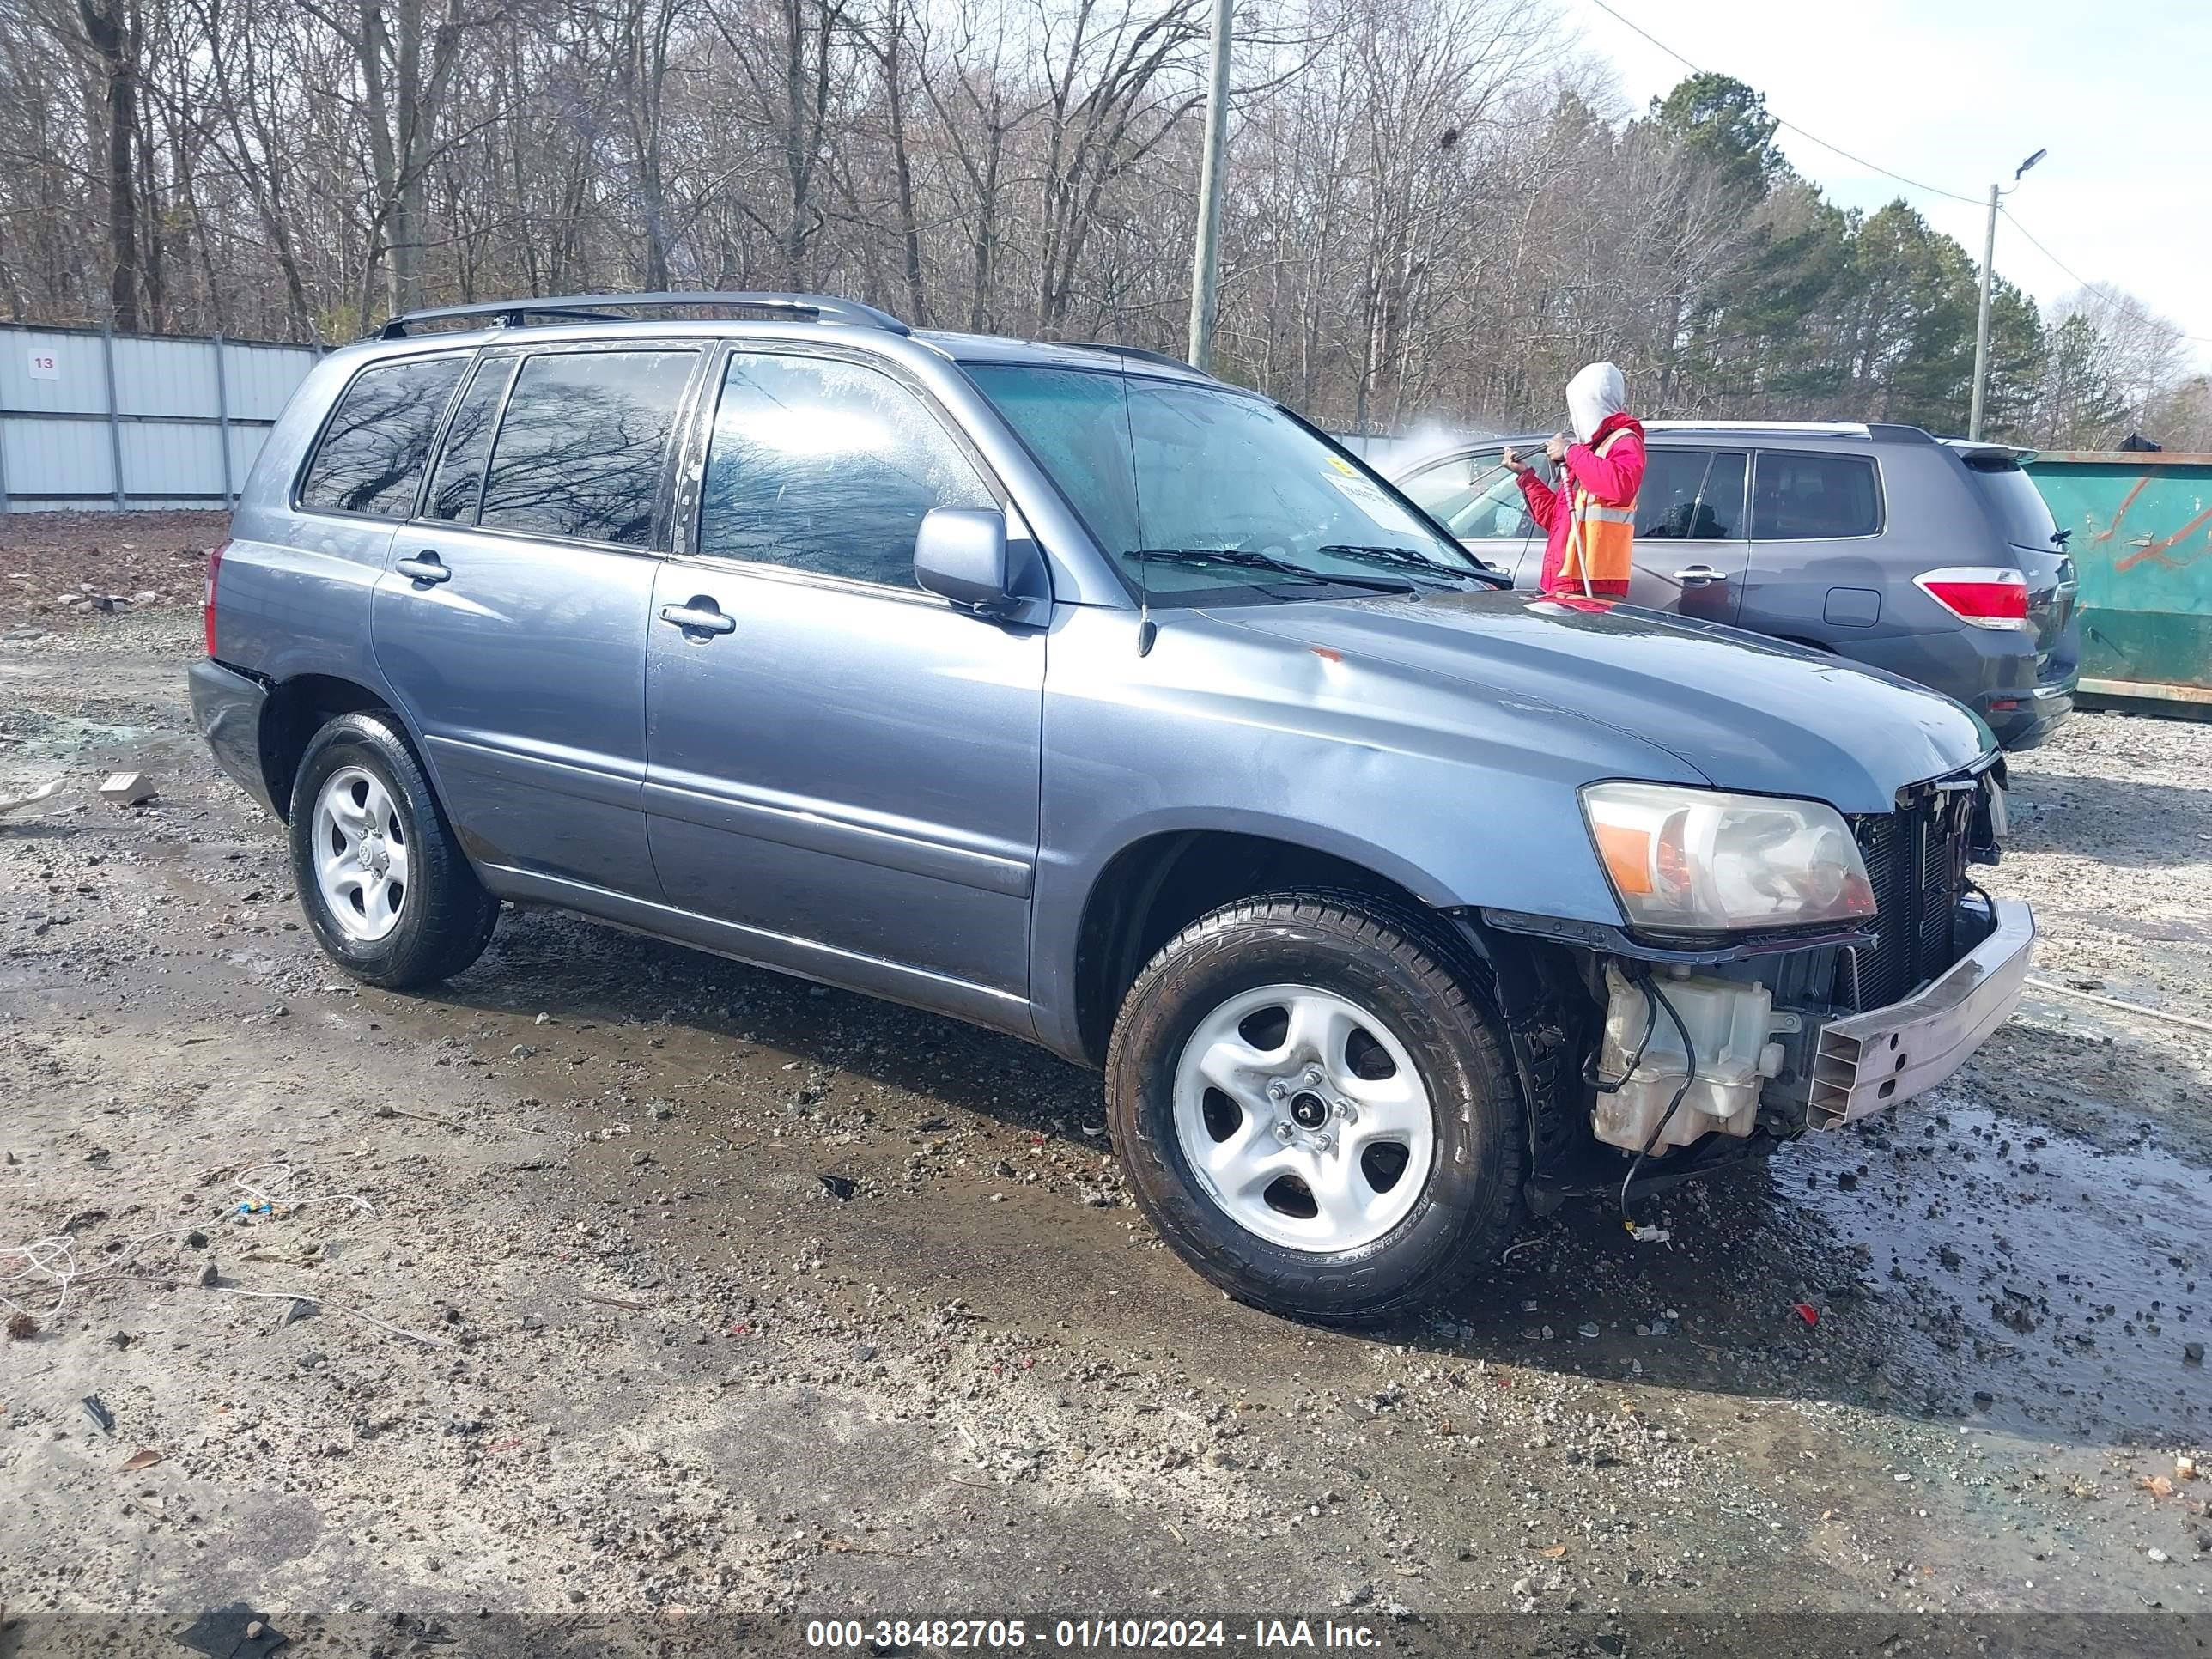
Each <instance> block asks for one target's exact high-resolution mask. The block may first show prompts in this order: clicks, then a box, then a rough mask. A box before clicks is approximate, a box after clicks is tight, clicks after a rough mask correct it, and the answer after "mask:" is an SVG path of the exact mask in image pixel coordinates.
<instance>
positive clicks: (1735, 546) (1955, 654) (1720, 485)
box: [1398, 421, 2081, 749]
mask: <svg viewBox="0 0 2212 1659" xmlns="http://www.w3.org/2000/svg"><path fill="white" fill-rule="evenodd" d="M1645 434H1646V439H1647V447H1646V453H1647V454H1648V456H1649V458H1650V460H1649V465H1648V468H1647V470H1646V471H1645V474H1644V487H1643V489H1642V492H1641V494H1640V495H1639V496H1638V501H1637V513H1636V563H1635V570H1634V574H1633V575H1632V578H1631V580H1630V583H1629V599H1630V601H1631V602H1632V603H1633V604H1636V605H1649V606H1650V607H1651V608H1652V609H1654V610H1658V611H1673V612H1675V613H1676V614H1678V615H1680V616H1684V617H1696V618H1698V619H1699V620H1700V621H1704V622H1716V623H1729V624H1731V625H1732V626H1735V627H1737V628H1747V629H1751V630H1753V632H1755V633H1759V634H1767V635H1773V636H1774V637H1776V638H1778V639H1784V640H1790V641H1795V642H1796V643H1797V644H1800V645H1808V646H1811V647H1814V648H1815V649H1818V650H1821V651H1832V652H1834V653H1836V654H1838V656H1843V657H1847V658H1849V659H1850V660H1851V661H1853V662H1857V663H1863V664H1865V665H1868V666H1869V667H1873V668H1886V669H1888V670H1889V671H1892V672H1893V673H1897V674H1902V675H1904V676H1905V678H1907V679H1911V680H1917V681H1918V682H1919V683H1920V684H1923V685H1927V686H1931V687H1933V688H1934V689H1935V690H1938V691H1941V692H1942V693H1943V694H1944V695H1945V696H1951V697H1955V698H1957V699H1958V700H1959V701H1960V702H1963V703H1965V704H1966V706H1967V707H1968V708H1972V710H1973V711H1974V712H1975V713H1976V714H1979V715H1980V716H1981V717H1982V718H1983V719H1984V720H1987V721H1988V722H1989V723H1990V728H1991V730H1993V731H1994V732H1996V734H1997V737H1998V738H1999V740H2000V741H2002V743H2003V744H2004V746H2005V747H2006V748H2008V749H2032V748H2033V747H2035V746H2036V745H2037V744H2040V743H2042V742H2044V741H2045V740H2046V739H2047V738H2049V737H2050V736H2051V733H2052V732H2055V731H2056V730H2057V728H2058V726H2059V724H2060V722H2062V721H2063V720H2064V719H2065V718H2066V717H2067V715H2068V714H2071V713H2072V712H2073V708H2074V687H2075V681H2076V679H2077V678H2079V674H2080V663H2081V632H2080V628H2079V625H2078V624H2077V623H2076V622H2075V618H2074V596H2075V579H2074V563H2073V561H2072V560H2071V559H2070V558H2069V557H2068V556H2067V554H2066V546H2065V543H2066V533H2065V532H2063V531H2061V530H2059V528H2058V527H2057V524H2056V523H2055V522H2054V521H2053V520H2052V519H2051V511H2050V509H2049V508H2048V507H2045V505H2044V502H2043V498H2042V496H2041V495H2039V494H2038V493H2037V492H2036V489H2035V486H2034V484H2033V483H2031V482H2030V481H2029V479H2028V477H2027V473H2026V472H2024V471H2021V462H2022V460H2023V459H2032V458H2033V452H2032V451H2027V450H2020V449H2014V448H2010V447H2006V446H2004V445H2002V444H1970V443H1966V442H1964V441H1956V440H1948V441H1947V440H1942V439H1938V438H1935V437H1932V436H1930V435H1929V434H1928V433H1926V432H1923V431H1922V430H1921V429H1920V428H1918V427H1913V426H1892V425H1879V424H1877V425H1870V426H1860V425H1851V424H1815V423H1808V422H1743V423H1736V422H1702V423H1700V422H1674V421H1655V422H1651V423H1650V425H1649V426H1647V427H1646V428H1645ZM1542 442H1543V439H1542V437H1541V435H1539V436H1534V437H1528V438H1515V439H1492V440H1488V441H1484V442H1482V443H1479V444H1469V445H1467V446H1463V447H1456V448H1454V449H1452V450H1450V451H1449V452H1447V453H1444V454H1441V455H1436V454H1431V455H1430V456H1428V457H1426V458H1425V459H1422V460H1420V461H1419V462H1418V463H1416V464H1413V465H1411V466H1408V467H1406V468H1403V469H1401V473H1400V477H1399V478H1398V484H1399V487H1400V488H1401V489H1403V490H1405V492H1406V493H1407V495H1411V496H1412V497H1413V499H1414V500H1415V501H1418V502H1419V503H1420V505H1421V506H1422V507H1425V508H1426V509H1428V511H1429V513H1431V516H1433V517H1434V518H1436V519H1437V520H1438V521H1439V522H1440V523H1443V524H1444V525H1446V526H1449V528H1450V530H1451V532H1452V533H1453V534H1454V535H1455V536H1457V537H1458V538H1460V539H1461V541H1462V544H1465V545H1466V546H1467V547H1468V549H1469V550H1472V551H1473V552H1474V553H1475V554H1477V555H1478V556H1480V557H1481V558H1482V559H1483V560H1484V561H1486V562H1488V563H1490V564H1492V565H1494V566H1496V567H1498V568H1500V569H1503V570H1504V571H1506V572H1509V573H1510V574H1511V575H1512V577H1513V580H1514V585H1515V586H1519V587H1534V586H1536V584H1537V580H1538V579H1539V577H1540V575H1541V568H1542V564H1543V552H1544V535H1543V532H1541V530H1539V529H1538V528H1537V527H1536V525H1535V522H1534V520H1533V519H1531V518H1530V517H1529V515H1528V511H1527V509H1526V508H1525V507H1523V505H1522V498H1521V491H1520V489H1519V487H1518V485H1517V484H1516V483H1515V482H1514V477H1513V475H1512V474H1511V473H1510V472H1509V471H1506V470H1505V468H1504V466H1503V465H1501V463H1500V460H1499V457H1500V455H1501V454H1502V453H1503V452H1504V448H1505V447H1506V446H1507V444H1509V443H1510V444H1512V445H1514V446H1515V447H1518V448H1520V449H1521V450H1522V452H1523V453H1526V452H1528V450H1530V449H1531V448H1535V447H1541V444H1542Z"/></svg>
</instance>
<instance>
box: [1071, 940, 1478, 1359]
mask: <svg viewBox="0 0 2212 1659" xmlns="http://www.w3.org/2000/svg"><path fill="white" fill-rule="evenodd" d="M1284 908H1285V907H1283V906H1280V905H1275V906H1259V907H1245V908H1241V909H1240V910H1239V911H1235V912H1231V913H1225V914H1224V915H1217V916H1214V917H1209V918H1206V919H1205V920H1204V921H1200V922H1199V923H1197V924H1194V926H1193V927H1191V928H1189V929H1187V930H1186V931H1185V933H1183V934H1182V936H1180V937H1179V938H1178V939H1176V940H1174V941H1172V942H1171V943H1170V945H1168V946H1167V947H1166V948H1165V949H1164V951H1162V953H1161V955H1160V956H1159V957H1157V958H1155V959H1154V961H1153V963H1152V965H1151V966H1150V967H1148V968H1147V969H1146V971H1145V973H1144V974H1143V975H1140V976H1139V980H1138V982H1137V984H1136V986H1135V987H1133V989H1132V991H1131V993H1130V996H1129V999H1128V1001H1127V1004H1126V1005H1125V1008H1124V1012H1123V1014H1122V1024H1121V1030H1118V1031H1117V1033H1116V1038H1115V1045H1114V1048H1115V1054H1114V1059H1113V1062H1112V1065H1111V1074H1110V1075H1109V1107H1110V1109H1111V1110H1112V1113H1113V1115H1114V1131H1115V1137H1116V1140H1117V1143H1118V1145H1119V1146H1121V1147H1123V1148H1125V1149H1126V1151H1125V1152H1124V1153H1123V1159H1122V1161H1123V1164H1124V1165H1125V1167H1126V1169H1127V1173H1128V1175H1129V1178H1130V1181H1131V1183H1132V1185H1133V1187H1134V1188H1135V1190H1136V1193H1137V1196H1138V1199H1139V1202H1140V1203H1141V1204H1142V1205H1143V1206H1144V1207H1145V1209H1146V1213H1147V1214H1148V1215H1149V1216H1150V1217H1151V1218H1152V1221H1153V1223H1154V1225H1156V1226H1157V1227H1158V1229H1159V1231H1160V1232H1161V1234H1162V1236H1163V1237H1164V1238H1165V1239H1166V1241H1167V1243H1168V1244H1169V1245H1170V1248H1172V1249H1174V1250H1175V1251H1176V1254H1177V1255H1181V1256H1182V1258H1183V1259H1184V1260H1185V1261H1188V1262H1189V1263H1190V1264H1191V1265H1192V1266H1193V1267H1196V1268H1197V1269H1198V1270H1199V1271H1200V1273H1204V1274H1205V1275H1206V1277H1207V1278H1209V1279H1212V1280H1213V1282H1215V1283H1216V1284H1218V1285H1221V1286H1222V1287H1223V1288H1224V1289H1225V1290H1227V1291H1230V1292H1231V1294H1232V1295H1235V1296H1237V1297H1240V1298H1241V1299H1243V1300H1246V1301H1250V1302H1255V1303H1257V1304H1260V1305H1262V1306H1265V1307H1267V1308H1270V1309H1272V1310H1275V1311H1279V1312H1285V1313H1290V1314H1293V1315H1296V1316H1301V1317H1308V1318H1316V1319H1324V1320H1326V1319H1357V1318H1371V1317H1376V1316H1381V1315H1383V1314H1385V1313H1388V1312H1389V1311H1392V1310H1396V1309H1398V1308H1401V1307H1403V1306H1407V1305H1412V1304H1416V1303H1418V1302H1419V1301H1421V1300H1424V1299H1425V1298H1426V1297H1429V1296H1431V1295H1432V1294H1435V1293H1437V1292H1439V1291H1441V1290H1442V1289H1443V1288H1445V1287H1446V1285H1447V1284H1448V1283H1449V1281H1450V1280H1452V1279H1455V1278H1456V1277H1457V1276H1458V1274H1459V1273H1461V1272H1462V1270H1463V1268H1464V1267H1465V1260H1466V1255H1467V1251H1468V1240H1469V1238H1470V1236H1471V1235H1473V1234H1475V1233H1480V1234H1483V1235H1485V1236H1488V1235H1490V1234H1492V1233H1494V1232H1496V1231H1499V1230H1500V1229H1501V1228H1502V1227H1504V1226H1506V1225H1510V1217H1511V1215H1512V1214H1513V1213H1514V1212H1516V1210H1517V1206H1518V1202H1519V1191H1518V1176H1519V1165H1520V1160H1519V1159H1518V1158H1517V1157H1516V1156H1514V1143H1513V1141H1512V1139H1511V1137H1512V1136H1513V1135H1514V1134H1516V1133H1518V1132H1519V1131H1518V1125H1517V1122H1516V1118H1515V1114H1514V1112H1513V1110H1512V1103H1513V1101H1514V1096H1513V1094H1512V1091H1511V1086H1510V1081H1509V1079H1508V1078H1507V1077H1506V1076H1505V1075H1504V1070H1503V1066H1502V1064H1501V1061H1500V1056H1499V1050H1498V1047H1497V1045H1496V1043H1495V1042H1494V1041H1492V1040H1491V1039H1490V1037H1489V1036H1488V1034H1487V1033H1486V1032H1485V1031H1483V1030H1480V1029H1478V1027H1479V1025H1480V1021H1481V1019H1482V1018H1483V1015H1482V1013H1481V1012H1480V1009H1479V1008H1478V1007H1477V1006H1475V1004H1474V1002H1473V1001H1472V1000H1471V998H1470V997H1469V995H1468V994H1467V992H1466V990H1465V987H1464V985H1463V983H1462V981H1457V980H1455V979H1454V978H1453V977H1452V976H1451V975H1449V971H1448V969H1446V968H1445V967H1444V966H1443V964H1442V963H1439V962H1438V961H1437V959H1436V957H1435V956H1434V955H1433V954H1432V953H1431V952H1429V951H1424V950H1423V949H1422V948H1420V945H1419V944H1418V943H1416V942H1414V941H1413V940H1410V939H1407V938H1405V937H1404V936H1403V935H1401V934H1400V933H1396V932H1395V931H1394V930H1392V929H1390V928H1389V927H1387V926H1380V925H1378V924H1377V922H1376V919H1375V918H1373V917H1371V916H1365V915H1360V914H1359V913H1358V912H1356V911H1355V912H1351V913H1349V914H1346V913H1343V912H1338V913H1336V914H1334V915H1331V914H1329V912H1328V910H1326V909H1324V910H1323V911H1322V914H1321V915H1306V916H1293V917H1286V916H1285V915H1284V914H1283V910H1284ZM1298 908H1302V909H1304V910H1305V911H1308V912H1311V911H1312V910H1313V909H1314V908H1315V907H1312V906H1310V905H1308V906H1304V907H1298ZM1440 979H1441V980H1442V981H1443V983H1445V984H1447V985H1449V986H1450V987H1451V988H1452V990H1453V991H1454V992H1455V993H1456V994H1455V995H1454V996H1449V997H1440V996H1439V994H1438V991H1439V980H1440ZM1277 984H1289V985H1309V986H1312V987H1316V988H1318V989H1322V990H1327V991H1333V992H1334V993H1336V994H1339V995H1341V996H1344V997H1346V998H1347V999H1348V1000H1351V1001H1352V1002H1353V1003H1354V1004H1356V1005H1357V1006H1360V1007H1362V1008H1365V1009H1368V1010H1370V1011H1371V1012H1372V1013H1373V1014H1374V1016H1375V1017H1376V1018H1377V1019H1378V1020H1380V1021H1381V1022H1382V1023H1383V1024H1386V1025H1388V1026H1389V1029H1390V1031H1391V1034H1392V1035H1393V1036H1395V1037H1396V1038H1397V1040H1398V1041H1399V1042H1401V1043H1402V1044H1403V1045H1404V1046H1405V1048H1406V1050H1407V1054H1410V1055H1411V1056H1412V1058H1413V1063H1414V1066H1415V1068H1416V1070H1417V1071H1418V1072H1419V1073H1420V1078H1421V1081H1422V1084H1423V1085H1424V1086H1425V1088H1426V1090H1427V1091H1428V1096H1429V1099H1430V1102H1431V1110H1432V1113H1433V1116H1434V1122H1435V1133H1436V1150H1435V1156H1434V1158H1433V1159H1432V1161H1431V1166H1430V1169H1429V1171H1428V1174H1427V1176H1426V1179H1425V1182H1424V1187H1423V1191H1422V1192H1421V1194H1420V1196H1419V1198H1418V1199H1417V1200H1415V1202H1414V1205H1413V1208H1412V1210H1411V1211H1409V1212H1407V1215H1406V1216H1405V1217H1404V1218H1402V1219H1401V1221H1400V1222H1399V1223H1398V1225H1396V1226H1395V1227H1393V1228H1392V1229H1391V1230H1390V1231H1389V1232H1388V1233H1386V1234H1384V1235H1383V1237H1381V1238H1378V1239H1376V1240H1374V1241H1372V1242H1371V1243H1366V1244H1363V1245H1360V1246H1358V1247H1357V1248H1356V1249H1349V1250H1343V1251H1333V1252H1328V1253H1322V1252H1313V1251H1304V1250H1295V1249H1286V1248H1285V1247H1284V1246H1281V1245H1279V1244H1275V1243H1271V1242H1269V1241H1267V1240H1266V1239H1263V1238H1261V1237H1259V1236H1258V1235H1256V1234H1254V1233H1251V1232H1249V1231H1246V1230H1245V1229H1244V1228H1243V1227H1242V1226H1241V1225H1238V1224H1237V1222H1236V1221H1234V1220H1232V1219H1231V1218H1230V1217H1229V1215H1228V1214H1227V1213H1226V1212H1225V1211H1224V1210H1222V1208H1221V1207H1220V1206H1218V1204H1217V1203H1216V1202H1215V1201H1214V1200H1213V1199H1212V1197H1211V1196H1210V1195H1208V1194H1207V1193H1206V1189H1205V1188H1204V1187H1203V1186H1202V1185H1201V1184H1200V1182H1199V1180H1198V1178H1197V1176H1196V1175H1195V1174H1194V1172H1193V1170H1192V1169H1191V1166H1190V1163H1189V1160H1188V1158H1187V1157H1186V1155H1185V1154H1184V1152H1183V1149H1182V1143H1181V1140H1180V1138H1179V1137H1178V1136H1177V1134H1176V1127H1175V1076H1176V1069H1177V1066H1178V1065H1179V1063H1180V1060H1181V1057H1182V1052H1183V1049H1184V1047H1185V1045H1186V1044H1187V1043H1188V1041H1189V1038H1190V1036H1191V1034H1192V1033H1193V1032H1194V1030H1196V1029H1197V1027H1198V1025H1199V1024H1200V1022H1201V1021H1202V1020H1203V1019H1204V1018H1206V1016H1207V1015H1208V1014H1210V1013H1211V1012H1212V1011H1213V1010H1214V1009H1216V1008H1218V1007H1219V1006H1221V1005H1222V1004H1223V1003H1224V1002H1225V1001H1227V1000H1229V999H1231V997H1234V996H1237V994H1240V993H1242V992H1244V991H1249V990H1253V989H1256V988H1258V987H1261V986H1267V985H1277Z"/></svg>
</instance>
